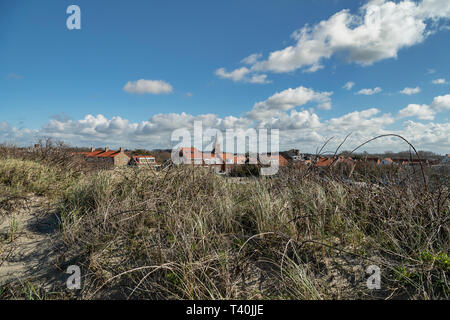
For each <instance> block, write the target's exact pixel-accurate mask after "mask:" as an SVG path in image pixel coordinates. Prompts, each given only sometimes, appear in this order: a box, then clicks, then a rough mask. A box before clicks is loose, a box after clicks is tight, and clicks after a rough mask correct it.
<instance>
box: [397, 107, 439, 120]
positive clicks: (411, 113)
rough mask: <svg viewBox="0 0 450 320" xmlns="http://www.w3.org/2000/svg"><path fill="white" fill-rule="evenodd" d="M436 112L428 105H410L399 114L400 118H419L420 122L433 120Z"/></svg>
mask: <svg viewBox="0 0 450 320" xmlns="http://www.w3.org/2000/svg"><path fill="white" fill-rule="evenodd" d="M435 114H436V112H435V111H434V110H433V109H432V108H431V107H430V106H428V105H426V104H422V105H419V104H409V105H408V106H407V107H406V108H403V109H401V110H400V111H399V112H398V116H399V118H408V117H417V118H418V119H420V120H433V119H434V116H435Z"/></svg>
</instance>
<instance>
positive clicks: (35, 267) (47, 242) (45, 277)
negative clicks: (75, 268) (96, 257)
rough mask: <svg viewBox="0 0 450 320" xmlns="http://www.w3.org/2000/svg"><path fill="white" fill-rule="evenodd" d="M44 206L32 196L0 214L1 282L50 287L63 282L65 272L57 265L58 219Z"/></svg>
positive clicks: (59, 245)
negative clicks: (28, 282)
mask: <svg viewBox="0 0 450 320" xmlns="http://www.w3.org/2000/svg"><path fill="white" fill-rule="evenodd" d="M46 207H47V206H46V205H45V203H44V202H43V200H42V199H39V198H37V197H31V198H29V200H26V202H25V203H24V205H23V206H22V208H20V209H18V210H16V211H15V212H12V213H9V214H8V215H6V216H5V215H3V216H0V285H4V284H9V283H19V284H20V283H23V282H24V281H31V282H33V283H36V284H39V286H40V287H41V288H45V289H53V288H55V287H60V286H61V285H63V284H64V281H65V279H66V278H67V275H65V274H64V270H60V269H59V268H58V267H57V256H58V250H60V248H61V243H60V240H59V236H58V233H59V228H58V221H59V220H58V216H57V214H56V213H55V212H51V211H49V210H48V209H46ZM11 234H12V235H13V236H12V238H11ZM11 239H12V241H11Z"/></svg>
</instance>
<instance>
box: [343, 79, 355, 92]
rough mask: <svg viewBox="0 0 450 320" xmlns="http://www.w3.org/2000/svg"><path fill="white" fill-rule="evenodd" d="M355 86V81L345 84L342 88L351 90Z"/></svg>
mask: <svg viewBox="0 0 450 320" xmlns="http://www.w3.org/2000/svg"><path fill="white" fill-rule="evenodd" d="M354 85H355V83H354V82H353V81H349V82H347V83H346V84H344V86H343V87H342V88H344V89H347V90H351V89H352V88H353V86H354Z"/></svg>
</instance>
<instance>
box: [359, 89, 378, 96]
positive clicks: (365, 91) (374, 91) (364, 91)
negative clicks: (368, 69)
mask: <svg viewBox="0 0 450 320" xmlns="http://www.w3.org/2000/svg"><path fill="white" fill-rule="evenodd" d="M381 91H382V89H381V88H380V87H376V88H373V89H361V90H359V91H358V92H357V93H356V94H363V95H366V96H371V95H373V94H377V93H379V92H381Z"/></svg>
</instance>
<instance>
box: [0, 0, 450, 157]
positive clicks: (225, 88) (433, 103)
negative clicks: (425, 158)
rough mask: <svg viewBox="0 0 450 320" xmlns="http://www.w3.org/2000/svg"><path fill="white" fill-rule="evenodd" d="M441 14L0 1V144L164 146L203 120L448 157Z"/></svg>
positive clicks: (366, 8)
mask: <svg viewBox="0 0 450 320" xmlns="http://www.w3.org/2000/svg"><path fill="white" fill-rule="evenodd" d="M71 4H76V5H78V6H79V7H80V8H81V30H68V29H67V27H66V19H67V18H68V16H69V15H68V14H67V13H66V9H67V7H68V6H69V5H71ZM371 10H372V11H374V12H375V13H376V14H378V15H374V16H370V12H372V11H371ZM369 16H370V17H375V18H374V19H375V20H374V22H373V23H372V24H370V23H369V22H367V21H368V20H367V19H368V18H369ZM449 18H450V5H449V1H447V0H423V1H412V0H411V1H410V0H404V1H385V0H372V1H339V0H334V1H333V0H316V1H313V0H305V1H293V0H289V1H288V0H279V1H220V2H219V1H189V2H188V1H164V2H162V1H143V0H142V1H137V0H133V1H126V2H125V1H120V2H119V1H114V2H113V1H100V0H97V1H83V0H79V1H62V0H46V1H40V2H37V1H20V2H13V1H8V2H6V1H3V2H2V3H1V4H0V43H1V49H0V142H5V143H9V142H12V143H16V144H27V143H32V142H33V141H34V140H35V139H36V138H38V137H43V136H51V137H54V138H56V139H63V140H65V141H67V142H68V143H71V144H73V145H79V146H82V145H83V146H88V145H104V144H106V143H108V144H110V145H111V146H119V145H125V146H126V147H146V148H156V147H170V146H171V142H170V133H171V132H172V131H173V130H175V129H176V128H179V127H180V126H186V127H188V128H189V127H191V126H192V123H193V121H194V120H198V119H202V120H204V121H205V125H206V126H210V127H216V128H218V129H222V130H223V129H226V128H236V127H239V128H243V127H245V128H247V127H267V128H279V129H280V130H281V135H280V139H281V140H282V141H280V143H281V145H282V146H283V147H286V148H288V147H297V148H300V149H303V150H305V151H307V150H309V151H311V150H313V149H315V148H316V147H317V145H319V144H320V143H321V142H323V141H324V140H325V139H327V138H330V137H331V136H335V137H336V138H335V139H336V143H337V141H338V140H339V137H342V136H345V135H346V134H347V133H349V132H353V134H352V139H350V140H349V148H350V147H351V146H353V145H355V144H357V143H358V142H363V141H362V140H363V139H365V138H370V137H372V136H374V135H376V134H377V133H380V134H381V133H389V132H392V133H399V134H402V135H404V136H406V137H407V138H409V139H411V140H412V142H414V143H415V144H417V145H418V147H419V148H420V149H426V150H432V151H436V152H440V153H446V152H448V151H449V150H448V149H450V148H449V147H450V142H449V136H450V134H449V133H450V124H449V116H450V95H449V94H450V74H449V72H450V62H449V58H448V52H449V49H450V41H449V40H450V27H449V26H450V21H449V20H450V19H449ZM396 19H397V20H396ZM321 21H322V22H321ZM319 23H320V24H319ZM305 27H306V28H308V27H309V29H306V28H305ZM299 30H303V35H302V32H301V31H299ZM296 31H297V32H296ZM295 32H296V33H295ZM252 54H255V56H254V57H257V59H253V61H251V59H247V62H249V63H246V62H243V59H245V58H246V57H249V56H250V55H252ZM233 71H237V72H236V73H233ZM138 80H143V81H142V82H141V83H140V89H136V88H137V86H139V85H138V83H137V81H138ZM349 82H350V83H353V86H349V87H348V89H346V88H343V86H344V85H345V84H346V83H349ZM433 82H434V83H433ZM127 84H128V89H126V85H127ZM162 87H164V88H166V89H167V88H168V89H167V90H163V89H161V88H162ZM350 87H351V88H350ZM376 88H379V89H376ZM405 88H409V90H405V91H404V92H405V93H408V94H405V93H400V91H402V90H404V89H405ZM364 89H367V90H365V91H361V90H364ZM413 89H414V90H413ZM358 93H359V94H358ZM363 93H366V94H363ZM368 93H372V94H368ZM271 97H272V98H271ZM286 99H287V100H286ZM258 103H260V104H261V105H260V106H259V107H257V104H258ZM252 110H253V111H252ZM249 112H250V113H249ZM292 112H294V114H293V113H292ZM89 115H90V116H89ZM207 115H208V116H207ZM227 119H228V120H227ZM225 120H227V121H225ZM370 148H373V150H375V149H376V150H381V151H383V150H392V149H397V148H403V149H406V148H405V147H404V146H403V145H401V144H398V143H397V142H396V141H393V140H389V139H388V140H386V141H384V142H383V143H378V144H377V143H376V144H374V145H373V146H371V147H369V150H370Z"/></svg>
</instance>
